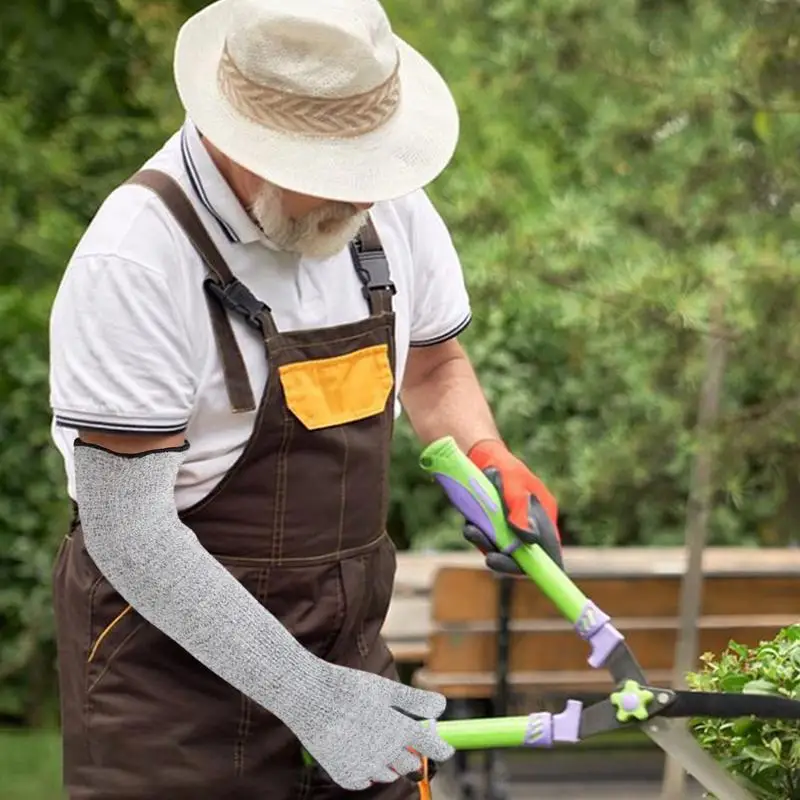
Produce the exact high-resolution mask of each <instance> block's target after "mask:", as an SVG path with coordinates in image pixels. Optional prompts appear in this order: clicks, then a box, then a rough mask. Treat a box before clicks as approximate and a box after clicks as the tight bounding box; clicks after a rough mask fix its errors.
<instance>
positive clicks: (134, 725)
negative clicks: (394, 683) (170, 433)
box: [54, 171, 418, 800]
mask: <svg viewBox="0 0 800 800" xmlns="http://www.w3.org/2000/svg"><path fill="white" fill-rule="evenodd" d="M131 181H132V182H136V183H139V184H143V185H147V186H149V187H150V188H151V189H153V190H154V191H156V192H157V193H158V194H159V195H160V196H161V198H162V200H163V201H164V202H165V203H166V204H167V206H168V207H169V208H170V210H171V211H172V213H173V214H174V215H175V217H176V218H177V219H178V221H179V222H180V223H181V225H182V226H183V228H184V230H185V231H186V233H187V235H188V236H189V238H190V239H191V240H192V242H193V244H194V246H195V248H196V249H197V251H198V252H199V253H200V254H201V256H202V257H203V259H204V261H205V263H206V265H207V266H208V268H209V271H210V273H211V277H210V278H209V279H208V280H207V282H206V288H207V289H208V290H209V309H210V313H211V316H212V321H213V323H214V332H215V337H216V339H217V344H218V346H219V352H220V355H221V357H222V361H223V367H224V372H225V378H226V385H227V388H228V393H229V397H230V400H231V405H232V408H233V410H234V412H237V411H247V410H250V411H252V410H255V403H254V401H253V395H252V391H251V389H250V383H249V379H248V376H247V373H246V371H245V369H244V363H243V361H242V358H241V354H240V352H239V349H238V347H237V345H236V342H235V340H234V338H233V332H232V330H231V327H230V321H229V319H228V317H227V314H226V311H225V307H227V309H229V310H233V311H234V312H238V313H240V314H242V315H243V316H244V317H245V319H246V320H247V321H248V323H249V324H250V325H251V326H252V327H253V328H254V329H255V330H256V331H257V333H258V335H260V336H261V337H262V338H263V340H264V349H265V356H266V358H267V359H268V361H269V369H270V376H269V379H268V381H267V384H266V387H265V390H264V393H263V396H262V398H261V401H260V403H259V405H258V411H257V415H256V421H255V426H254V429H253V433H252V436H251V437H250V439H249V441H248V443H247V445H246V447H245V449H244V452H243V453H242V455H241V456H240V458H239V460H238V461H237V462H236V464H235V465H234V466H233V467H232V468H231V470H230V471H229V472H228V474H227V475H226V476H225V477H224V479H223V480H222V482H221V483H220V484H219V486H217V488H216V489H215V490H214V491H213V492H212V493H211V494H210V495H209V496H208V497H206V498H205V499H203V500H201V501H200V502H199V503H197V504H196V505H194V506H193V507H192V508H190V509H188V510H186V511H184V512H183V513H182V514H181V519H182V520H183V522H184V523H185V524H186V525H187V526H188V527H189V528H191V529H192V530H193V531H194V532H195V534H196V535H197V537H198V539H199V540H200V542H201V543H202V544H203V545H204V547H205V548H206V549H207V550H208V551H209V552H210V553H211V554H212V555H214V556H215V557H216V558H217V559H218V560H219V561H220V562H221V563H222V564H224V565H225V567H227V568H228V569H229V570H230V572H231V573H232V574H233V575H234V576H235V577H236V578H237V579H238V580H239V581H241V582H242V584H244V586H246V587H247V589H248V590H249V591H250V592H251V593H252V594H253V595H254V596H255V597H256V598H257V599H258V600H259V601H260V602H261V603H262V604H263V605H264V606H265V607H266V608H268V609H269V611H270V612H271V613H272V614H273V615H274V616H276V617H277V618H278V619H279V620H280V621H281V622H282V623H283V624H284V625H285V626H286V627H287V628H288V629H289V630H290V631H291V632H292V633H293V634H294V635H295V637H297V639H298V640H299V641H300V642H301V643H302V644H303V645H304V646H305V647H306V648H307V649H308V650H310V651H311V652H312V653H314V654H316V655H318V656H320V657H322V658H324V659H326V660H328V661H330V662H333V663H336V664H342V665H346V666H348V667H356V668H359V669H364V670H368V671H371V672H375V673H379V674H381V675H385V676H387V677H391V678H396V672H395V667H394V663H393V659H392V656H391V654H390V651H389V649H388V648H387V646H386V644H385V643H384V641H383V639H382V638H381V635H380V633H381V628H382V626H383V623H384V619H385V617H386V613H387V610H388V607H389V601H390V599H391V595H392V588H393V582H394V573H395V550H394V546H393V544H392V542H391V540H390V539H389V537H388V535H387V533H386V531H385V521H386V514H387V503H388V470H389V457H390V441H391V436H392V429H393V405H394V381H393V373H394V313H393V311H392V300H391V298H392V292H393V287H392V284H391V282H390V280H389V272H388V265H387V263H386V260H385V256H384V255H383V251H382V249H381V247H380V242H379V241H378V239H377V234H376V233H375V231H374V228H373V227H372V226H371V225H370V226H368V228H367V232H366V234H365V235H364V237H363V245H362V246H361V250H359V249H358V248H357V247H356V246H355V245H353V247H352V248H351V249H352V254H353V259H354V265H355V268H356V270H357V271H358V274H359V277H360V278H361V280H362V283H363V286H364V289H363V291H364V297H365V302H368V303H369V307H370V312H371V313H370V316H369V317H368V318H366V319H364V320H362V321H359V322H355V323H351V324H345V325H338V326H335V327H330V328H324V329H317V330H304V331H296V332H286V333H282V332H279V331H278V330H277V329H276V327H275V324H274V321H273V318H272V315H271V313H270V310H269V309H268V308H267V307H266V306H264V305H263V304H262V303H260V302H259V301H257V300H256V299H255V298H254V297H253V296H252V295H251V294H250V293H249V292H248V291H247V290H246V289H245V287H244V286H242V285H241V284H239V283H238V281H236V280H235V278H234V276H233V275H232V274H231V272H230V270H229V268H228V267H227V265H226V263H225V261H224V260H223V258H222V256H221V254H220V253H219V251H218V250H217V248H216V247H215V246H214V244H213V243H212V242H211V239H210V237H209V236H208V234H207V232H206V231H205V229H204V227H203V225H202V223H201V222H200V219H199V218H198V217H197V215H196V214H195V212H194V210H193V209H192V207H191V204H190V203H189V201H188V199H187V198H186V196H185V195H184V194H183V192H182V191H181V189H180V188H179V187H178V185H177V184H175V183H174V182H172V180H171V179H170V178H168V177H167V176H165V175H163V174H161V173H157V172H153V171H146V172H140V173H138V174H137V175H135V176H134V177H133V178H132V179H131ZM331 385H333V386H335V387H337V389H335V390H330V389H329V390H328V392H327V403H326V402H320V393H321V392H322V391H323V390H324V389H325V387H326V386H331ZM54 584H55V586H54V589H55V591H54V596H55V612H56V622H57V631H58V655H59V662H58V663H59V681H60V694H61V710H62V729H63V735H64V779H65V784H66V788H67V790H68V792H69V797H70V800H110V799H111V798H118V799H119V800H190V799H191V800H223V798H225V800H228V799H229V798H230V800H297V799H298V798H311V797H313V798H320V799H321V800H322V799H324V800H330V798H341V797H348V796H358V797H362V798H364V800H409V799H410V798H416V797H417V796H418V790H417V788H416V786H415V784H414V783H413V782H412V781H411V780H408V779H406V778H400V779H399V780H398V781H397V782H395V783H394V784H389V785H385V784H384V785H376V786H373V787H372V788H370V789H367V790H365V791H363V792H357V793H352V792H346V791H345V790H343V789H341V788H339V787H337V786H336V785H335V784H333V783H332V782H331V781H330V779H328V778H327V776H325V775H324V774H322V773H321V771H320V770H319V769H318V768H314V767H307V766H305V765H304V763H303V761H302V754H301V746H300V744H299V743H298V741H297V740H296V739H295V737H294V736H293V735H292V733H291V732H290V731H289V730H288V729H287V728H286V727H285V726H283V725H282V724H281V723H280V722H279V721H278V720H277V719H276V718H275V717H273V716H272V715H271V714H269V713H268V712H266V711H265V710H264V709H263V708H261V707H260V706H257V705H255V704H253V703H252V702H251V701H250V700H248V699H247V698H246V697H244V696H243V695H242V694H241V693H240V692H238V691H236V690H235V689H233V688H232V687H231V686H230V685H228V684H227V683H225V682H224V681H223V680H221V679H220V678H218V677H217V676H216V675H214V674H213V673H211V672H210V671H209V670H207V669H206V668H205V667H203V666H202V665H201V664H200V663H199V662H198V661H196V660H195V659H194V658H193V657H192V656H190V655H189V654H188V653H187V652H186V651H185V650H183V649H182V648H181V647H180V646H178V645H177V644H176V643H175V642H173V641H172V640H171V639H169V638H168V637H167V636H166V635H164V634H163V633H161V632H160V631H159V630H157V629H156V628H155V627H153V626H152V625H150V624H149V623H148V622H146V621H145V620H144V619H142V617H140V616H139V615H138V614H137V612H136V611H134V610H132V609H131V608H130V607H129V606H128V605H127V603H126V602H125V601H124V600H123V599H122V598H121V597H120V596H119V595H118V594H117V593H116V591H115V590H114V589H113V588H112V587H111V586H110V585H109V583H108V581H106V580H105V578H104V577H103V576H102V575H101V574H100V572H99V571H98V569H97V567H96V566H95V564H94V563H93V562H92V559H91V558H90V557H89V555H88V554H87V551H86V548H85V545H84V540H83V536H82V531H81V526H80V521H79V519H78V517H77V513H76V517H75V521H74V522H73V526H72V530H71V533H70V535H69V536H68V537H67V538H66V540H65V542H64V543H63V544H62V546H61V549H60V551H59V554H58V557H57V560H56V564H55V570H54Z"/></svg>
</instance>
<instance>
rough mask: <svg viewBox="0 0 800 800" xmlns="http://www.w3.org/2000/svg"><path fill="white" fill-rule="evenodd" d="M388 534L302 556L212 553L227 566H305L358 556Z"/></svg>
mask: <svg viewBox="0 0 800 800" xmlns="http://www.w3.org/2000/svg"><path fill="white" fill-rule="evenodd" d="M387 536H388V534H387V533H386V531H385V530H384V531H381V532H380V533H379V534H378V535H377V536H376V537H375V538H374V539H370V541H369V542H367V543H366V544H360V545H358V546H357V547H350V548H348V549H346V550H342V551H341V552H339V553H337V552H335V551H334V552H329V553H323V554H322V555H316V556H304V557H299V556H298V557H294V556H293V557H291V558H284V557H281V558H249V557H247V556H226V555H222V554H217V553H214V554H213V555H214V558H215V559H216V560H217V561H219V562H220V563H221V564H223V565H227V566H237V565H239V566H246V565H248V564H250V565H258V564H264V565H276V566H277V565H280V566H282V567H293V566H305V565H308V564H325V563H327V562H334V561H339V560H341V559H344V558H350V557H352V556H358V555H361V554H362V553H367V552H369V551H370V550H371V549H372V548H373V547H376V546H378V545H380V543H381V542H382V541H383V540H384V539H385V538H386V537H387Z"/></svg>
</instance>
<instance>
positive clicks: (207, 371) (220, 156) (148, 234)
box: [51, 0, 559, 800]
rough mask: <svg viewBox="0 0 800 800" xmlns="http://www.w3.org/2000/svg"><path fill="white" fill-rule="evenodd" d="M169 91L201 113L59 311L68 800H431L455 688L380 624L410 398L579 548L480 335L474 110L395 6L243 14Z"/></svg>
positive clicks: (117, 214)
mask: <svg viewBox="0 0 800 800" xmlns="http://www.w3.org/2000/svg"><path fill="white" fill-rule="evenodd" d="M175 79H176V84H177V88H178V92H179V95H180V98H181V100H182V102H183V105H184V107H185V110H186V113H187V121H186V123H185V125H184V126H183V127H182V129H181V130H180V131H179V132H178V133H176V135H175V136H173V137H172V138H171V139H170V140H169V141H168V142H167V143H166V144H165V145H164V147H163V148H162V149H161V150H160V151H159V152H158V153H156V154H155V155H154V156H153V157H152V158H151V159H150V160H149V161H148V162H147V164H145V166H144V169H143V170H142V171H140V172H139V173H137V174H136V175H134V176H133V177H132V178H131V180H130V181H128V182H126V184H125V185H123V186H121V187H118V188H116V189H115V190H114V191H113V192H112V193H111V195H110V196H109V197H108V198H107V199H106V201H105V202H104V203H103V205H102V207H101V208H100V209H99V211H98V212H97V214H96V216H95V218H94V219H93V220H92V222H91V224H90V225H89V227H88V229H87V231H86V233H85V235H84V236H83V238H82V240H81V241H80V243H79V244H78V246H77V248H76V250H75V253H74V255H73V257H72V259H71V261H70V264H69V265H68V268H67V270H66V272H65V275H64V277H63V281H62V284H61V286H60V289H59V292H58V296H57V298H56V301H55V304H54V307H53V311H52V319H51V386H52V390H51V395H52V397H51V401H52V406H53V411H54V427H53V433H54V438H55V441H56V443H57V446H58V447H59V449H60V451H61V452H62V454H63V456H64V460H65V465H66V472H67V477H68V488H69V493H70V496H71V497H72V499H73V501H74V504H75V511H76V515H75V520H74V522H73V526H72V531H71V533H70V535H69V536H68V537H67V538H66V540H65V542H64V543H63V545H62V547H61V550H60V552H59V555H58V558H57V563H56V566H55V571H54V582H55V609H56V619H57V629H58V647H59V676H60V677H59V679H60V689H61V704H62V727H63V733H64V773H65V782H66V786H67V789H68V792H69V796H70V798H71V800H100V798H102V800H107V799H108V798H117V800H144V798H147V799H148V800H156V798H158V799H159V800H160V798H164V799H165V800H182V799H183V798H193V799H194V798H203V800H217V799H219V800H222V798H236V799H237V800H256V798H258V800H289V798H300V797H315V798H316V797H319V798H335V797H344V796H349V795H350V794H352V793H354V792H360V793H361V794H362V796H363V797H365V798H380V799H381V800H395V799H397V800H401V799H402V798H410V797H414V796H415V795H416V791H417V790H416V787H415V786H414V783H413V781H411V780H409V778H408V777H407V776H409V775H411V774H412V773H414V772H415V771H417V770H418V769H419V767H420V756H423V757H427V758H430V759H433V760H436V761H439V760H443V759H447V758H449V757H450V755H451V754H452V752H453V751H452V748H451V747H450V746H449V745H447V744H446V743H445V742H443V741H442V740H441V739H440V738H439V737H438V736H437V735H436V732H435V730H433V729H431V730H429V729H427V728H425V727H424V726H422V725H420V724H419V722H418V720H419V719H424V718H427V719H435V718H438V717H439V716H440V715H441V713H442V712H443V710H444V707H445V700H444V698H443V697H441V696H439V695H437V694H433V693H429V692H423V691H420V690H416V689H413V688H411V687H407V686H404V685H402V684H401V683H400V682H399V681H397V675H396V672H395V668H394V665H393V662H392V658H391V654H390V652H389V650H388V649H387V647H386V645H385V643H384V642H383V640H382V639H381V635H380V632H381V628H382V626H383V623H384V620H385V616H386V612H387V608H388V605H389V602H390V599H391V594H392V585H393V579H394V570H395V554H394V548H393V545H392V543H391V541H390V540H389V538H388V536H387V535H386V532H385V522H386V513H387V502H388V468H389V450H390V442H391V436H392V427H393V420H394V419H395V418H396V416H397V414H398V413H399V410H400V402H401V401H402V405H403V406H404V408H405V410H406V412H407V413H408V415H409V417H410V420H411V422H412V424H413V426H414V429H415V430H416V432H417V434H418V435H419V438H420V440H421V441H422V442H429V441H431V440H433V439H435V438H438V437H440V436H443V435H446V434H450V435H453V436H454V437H455V438H456V440H457V441H458V442H459V444H460V445H461V446H462V447H463V448H464V449H465V450H466V451H468V452H469V454H470V456H471V457H472V458H473V460H475V462H476V463H477V464H479V465H480V466H481V468H483V469H485V470H486V471H487V474H489V475H490V476H491V477H492V479H493V480H495V482H496V485H497V486H498V487H499V488H500V489H501V491H502V493H503V496H504V498H505V501H506V505H507V508H508V513H509V517H510V519H511V521H512V522H513V523H514V525H515V527H516V528H517V529H519V531H520V535H521V536H522V537H523V538H526V539H527V540H528V541H540V542H542V543H543V544H545V545H546V546H547V547H549V548H550V552H551V553H552V554H553V557H554V558H556V559H558V558H559V543H558V535H557V531H556V528H555V515H556V509H555V503H554V501H553V500H552V498H551V497H550V495H549V494H548V493H547V491H546V489H544V487H543V486H542V485H541V483H540V482H539V481H538V480H537V479H536V478H535V477H534V476H533V475H532V474H531V473H530V472H529V471H528V470H527V468H525V467H524V466H523V465H522V464H521V463H520V462H519V461H518V460H517V459H516V458H514V456H512V455H511V454H510V453H509V452H508V450H507V449H506V448H505V446H504V445H503V443H502V441H501V439H500V436H499V434H498V431H497V429H496V427H495V424H494V422H493V419H492V415H491V413H490V411H489V409H488V407H487V404H486V402H485V401H484V398H483V395H482V393H481V390H480V387H479V385H478V383H477V381H476V378H475V375H474V373H473V371H472V369H471V367H470V364H469V362H468V360H467V358H466V356H465V354H464V352H463V351H462V349H461V347H460V345H459V344H458V342H457V336H458V334H459V333H460V332H461V331H462V330H463V329H464V328H465V327H466V326H467V324H468V323H469V320H470V307H469V301H468V297H467V293H466V290H465V287H464V281H463V277H462V274H461V268H460V266H459V262H458V258H457V256H456V253H455V251H454V249H453V245H452V242H451V240H450V237H449V235H448V233H447V229H446V227H445V225H444V223H443V222H442V220H441V219H440V217H439V216H438V214H437V213H436V211H435V210H434V208H433V206H432V205H431V203H430V202H429V200H428V199H427V197H426V195H425V193H424V190H423V187H424V186H425V185H426V184H428V183H429V182H430V181H431V180H432V179H433V178H435V177H436V176H437V175H438V174H439V173H440V172H441V171H442V170H443V169H444V168H445V166H446V164H447V163H448V161H449V160H450V158H451V155H452V153H453V151H454V148H455V145H456V140H457V134H458V117H457V112H456V109H455V105H454V103H453V100H452V98H451V96H450V93H449V91H448V89H447V87H446V86H445V84H444V82H443V81H442V79H441V78H440V77H439V75H438V74H437V73H436V72H435V70H434V69H433V68H432V67H431V66H430V65H429V64H428V63H427V62H426V61H425V60H424V59H423V58H422V56H420V55H419V54H418V53H416V52H415V51H414V50H413V49H412V48H410V47H409V46H408V45H407V44H406V43H404V42H403V41H401V40H400V39H398V38H397V37H395V36H394V35H393V33H392V31H391V28H390V25H389V22H388V20H387V18H386V16H385V14H384V12H383V10H382V8H381V7H380V6H379V5H378V3H377V0H329V1H328V2H326V3H318V2H316V0H219V2H217V3H214V4H212V5H210V6H208V7H206V8H205V9H204V10H203V11H201V12H200V13H199V14H197V15H196V16H194V17H193V18H191V19H190V20H189V21H188V22H187V23H186V24H185V26H184V27H183V28H182V30H181V32H180V35H179V38H178V41H177V46H176V54H175ZM466 536H467V538H468V539H469V540H470V541H472V542H473V543H475V544H476V545H478V546H479V547H481V549H483V550H484V551H485V552H486V553H487V554H488V556H487V560H488V561H489V564H490V566H492V567H493V568H498V569H504V570H513V569H514V567H513V561H512V560H511V559H510V558H509V557H508V556H505V555H503V554H501V553H497V552H494V551H493V550H492V546H491V543H490V542H488V541H486V540H485V539H484V538H483V537H482V534H480V532H479V531H476V530H475V529H471V528H468V529H467V530H466ZM302 748H305V749H306V750H307V751H308V752H309V753H310V754H311V756H313V758H314V759H315V761H316V763H317V767H309V766H305V765H304V761H303V753H302Z"/></svg>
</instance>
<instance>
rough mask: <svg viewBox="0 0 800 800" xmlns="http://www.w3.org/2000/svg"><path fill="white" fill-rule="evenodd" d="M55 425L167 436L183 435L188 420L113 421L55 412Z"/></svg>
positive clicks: (106, 418) (106, 431)
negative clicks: (173, 434)
mask: <svg viewBox="0 0 800 800" xmlns="http://www.w3.org/2000/svg"><path fill="white" fill-rule="evenodd" d="M54 420H55V424H56V425H57V426H58V427H59V428H74V429H76V430H77V429H78V428H83V429H85V430H87V431H98V432H103V433H131V434H136V433H154V434H161V435H164V436H167V435H169V434H172V433H183V432H184V431H185V430H186V428H187V427H188V425H189V422H188V420H153V419H135V418H133V419H131V418H129V419H124V420H122V419H114V418H111V417H101V416H89V415H86V416H83V415H81V416H76V415H75V414H64V413H60V412H55V414H54Z"/></svg>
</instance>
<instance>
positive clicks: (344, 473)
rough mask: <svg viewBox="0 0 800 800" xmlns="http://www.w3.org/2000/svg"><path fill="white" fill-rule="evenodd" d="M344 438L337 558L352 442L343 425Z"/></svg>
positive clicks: (340, 549)
mask: <svg viewBox="0 0 800 800" xmlns="http://www.w3.org/2000/svg"><path fill="white" fill-rule="evenodd" d="M340 430H341V432H342V440H343V443H344V460H343V463H342V480H341V483H340V484H339V530H338V532H337V539H336V558H337V559H339V558H341V553H342V539H343V538H344V517H345V510H346V508H347V462H348V460H349V456H350V444H349V442H348V439H347V426H345V425H342V426H341V428H340Z"/></svg>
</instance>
